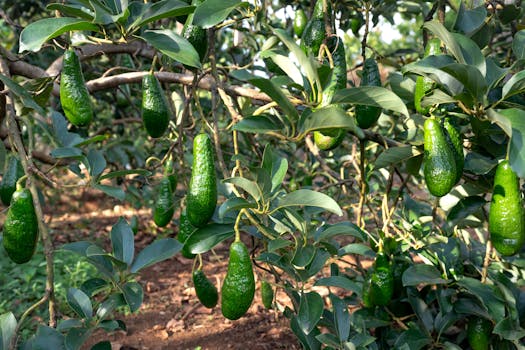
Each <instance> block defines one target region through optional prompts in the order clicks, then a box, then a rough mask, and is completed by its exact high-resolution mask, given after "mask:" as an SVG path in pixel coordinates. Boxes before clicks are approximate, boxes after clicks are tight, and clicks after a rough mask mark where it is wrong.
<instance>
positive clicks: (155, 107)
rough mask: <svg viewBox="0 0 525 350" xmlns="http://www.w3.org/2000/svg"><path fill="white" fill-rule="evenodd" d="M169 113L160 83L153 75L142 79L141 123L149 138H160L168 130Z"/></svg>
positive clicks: (150, 74) (147, 75)
mask: <svg viewBox="0 0 525 350" xmlns="http://www.w3.org/2000/svg"><path fill="white" fill-rule="evenodd" d="M169 120H170V112H169V108H168V101H167V100H166V96H165V95H164V91H163V90H162V87H161V86H160V82H159V80H158V79H157V77H156V76H155V75H154V74H153V73H149V74H146V75H145V76H144V77H143V78H142V122H143V123H144V128H145V129H146V131H147V132H148V134H149V136H151V137H153V138H157V137H161V136H162V135H164V133H165V132H166V130H167V129H168V124H169Z"/></svg>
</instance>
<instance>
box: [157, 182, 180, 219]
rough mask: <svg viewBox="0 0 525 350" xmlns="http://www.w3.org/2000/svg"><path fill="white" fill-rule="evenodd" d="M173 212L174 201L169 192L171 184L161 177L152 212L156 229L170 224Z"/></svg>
mask: <svg viewBox="0 0 525 350" xmlns="http://www.w3.org/2000/svg"><path fill="white" fill-rule="evenodd" d="M174 212H175V201H174V198H173V192H172V190H171V182H170V179H169V178H168V177H163V178H162V180H161V181H160V183H159V185H158V187H157V201H156V202H155V208H154V210H153V221H154V222H155V225H157V226H158V227H164V226H166V225H167V224H169V223H170V221H171V219H172V218H173V213H174Z"/></svg>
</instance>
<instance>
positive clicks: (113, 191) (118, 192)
mask: <svg viewBox="0 0 525 350" xmlns="http://www.w3.org/2000/svg"><path fill="white" fill-rule="evenodd" d="M93 188H96V189H97V190H100V191H102V192H104V193H105V194H107V195H108V196H111V197H114V198H116V199H118V200H121V201H123V200H124V199H126V192H124V190H123V189H122V188H120V187H113V186H107V185H101V184H94V185H93Z"/></svg>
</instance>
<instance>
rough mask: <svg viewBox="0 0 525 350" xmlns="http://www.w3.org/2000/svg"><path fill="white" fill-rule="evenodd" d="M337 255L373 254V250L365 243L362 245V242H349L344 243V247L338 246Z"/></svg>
mask: <svg viewBox="0 0 525 350" xmlns="http://www.w3.org/2000/svg"><path fill="white" fill-rule="evenodd" d="M337 254H338V255H339V256H344V255H348V254H352V255H354V254H357V255H363V256H370V257H372V256H374V255H375V254H374V251H373V250H372V249H371V248H370V247H369V246H367V245H364V244H362V243H350V244H347V245H345V246H344V247H342V248H340V249H339V251H338V252H337Z"/></svg>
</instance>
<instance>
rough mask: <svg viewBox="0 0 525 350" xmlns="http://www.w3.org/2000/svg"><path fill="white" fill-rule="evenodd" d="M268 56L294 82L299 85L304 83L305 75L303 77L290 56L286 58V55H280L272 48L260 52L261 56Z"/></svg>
mask: <svg viewBox="0 0 525 350" xmlns="http://www.w3.org/2000/svg"><path fill="white" fill-rule="evenodd" d="M268 57H269V58H270V59H271V60H272V61H273V62H275V64H276V65H278V66H279V68H281V69H282V70H283V72H285V73H286V75H287V76H288V77H289V78H290V79H292V80H293V82H294V83H296V84H298V85H299V86H304V84H305V83H306V79H305V77H303V74H302V73H301V70H300V69H299V68H298V67H297V65H296V64H295V63H294V62H293V61H292V60H291V59H290V58H288V56H284V55H280V54H278V53H276V52H275V51H272V50H268V51H263V52H261V58H268Z"/></svg>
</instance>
